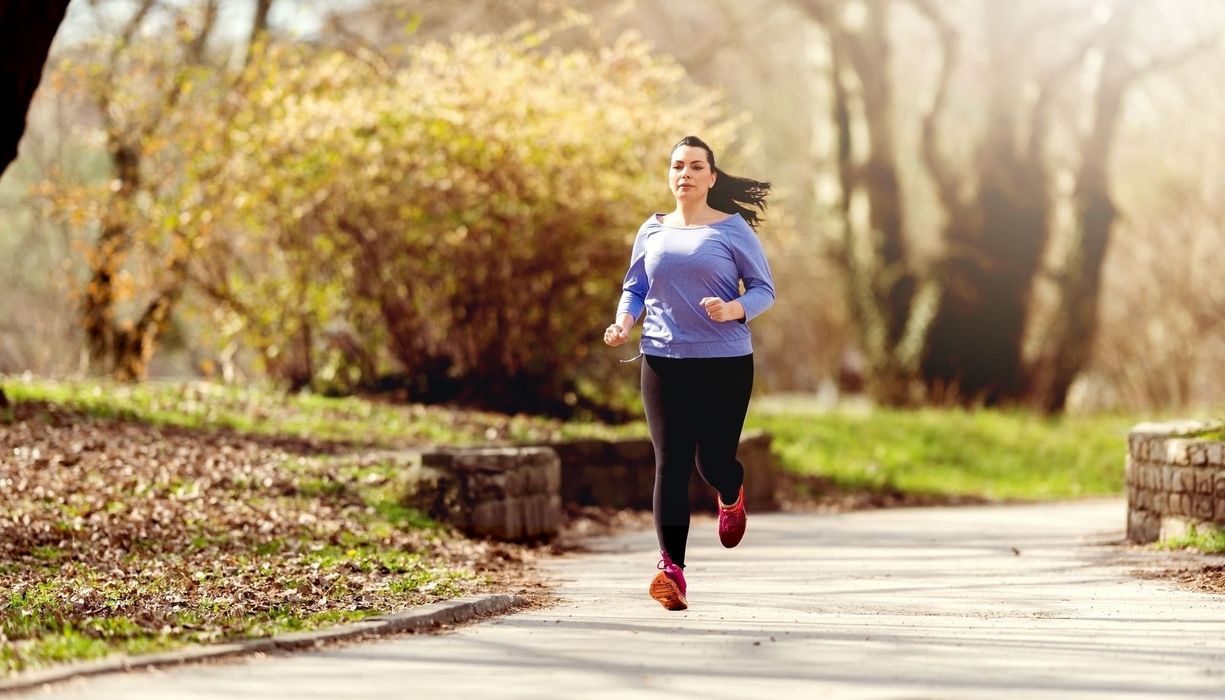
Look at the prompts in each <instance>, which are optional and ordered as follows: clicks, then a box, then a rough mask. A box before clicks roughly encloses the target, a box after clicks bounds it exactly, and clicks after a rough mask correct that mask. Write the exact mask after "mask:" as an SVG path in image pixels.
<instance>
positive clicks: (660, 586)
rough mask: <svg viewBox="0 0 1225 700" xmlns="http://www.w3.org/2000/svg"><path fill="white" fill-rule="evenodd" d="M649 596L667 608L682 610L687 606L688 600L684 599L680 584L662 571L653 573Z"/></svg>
mask: <svg viewBox="0 0 1225 700" xmlns="http://www.w3.org/2000/svg"><path fill="white" fill-rule="evenodd" d="M651 597H652V598H654V599H655V600H656V601H658V602H659V604H660V605H662V606H664V608H666V609H668V610H684V609H685V608H688V607H689V601H687V600H685V596H684V594H682V593H681V589H680V586H677V585H676V582H675V581H673V580H672V579H670V578H668V576H667V574H665V573H664V572H662V571H661V572H659V573H658V574H655V578H654V579H652V580H651Z"/></svg>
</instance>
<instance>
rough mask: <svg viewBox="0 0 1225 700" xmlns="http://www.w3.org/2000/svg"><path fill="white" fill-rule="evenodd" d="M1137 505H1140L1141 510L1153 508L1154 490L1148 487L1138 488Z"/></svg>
mask: <svg viewBox="0 0 1225 700" xmlns="http://www.w3.org/2000/svg"><path fill="white" fill-rule="evenodd" d="M1135 502H1136V505H1138V506H1140V509H1141V510H1152V509H1153V492H1152V491H1149V490H1148V489H1136V501H1135Z"/></svg>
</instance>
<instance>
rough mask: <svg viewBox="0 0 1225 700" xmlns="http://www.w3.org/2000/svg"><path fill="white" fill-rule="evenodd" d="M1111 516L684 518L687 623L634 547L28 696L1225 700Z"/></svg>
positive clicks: (1181, 599)
mask: <svg viewBox="0 0 1225 700" xmlns="http://www.w3.org/2000/svg"><path fill="white" fill-rule="evenodd" d="M1123 519H1124V505H1123V503H1122V502H1121V501H1117V500H1110V501H1091V502H1081V503H1076V504H1067V505H1038V506H1007V507H971V508H938V509H937V508H931V509H900V510H890V511H874V512H861V513H849V514H841V515H799V514H774V515H759V516H750V520H749V527H750V529H749V534H748V536H747V537H746V538H745V542H744V544H742V545H741V547H739V548H737V549H735V550H731V551H725V550H723V549H722V548H720V547H719V546H718V542H717V539H716V537H715V528H714V523H713V521H712V520H709V519H701V520H696V521H695V523H694V526H695V527H694V532H693V535H692V536H691V540H692V542H691V545H690V546H691V550H692V551H691V553H690V555H689V568H688V569H687V573H688V576H689V580H690V593H689V598H690V603H691V605H692V606H693V607H692V608H691V609H690V610H689V611H686V612H682V613H668V612H666V611H664V610H663V609H662V608H660V607H659V606H658V605H657V604H655V603H654V602H653V601H651V600H650V599H649V598H647V597H646V593H645V592H646V587H647V582H648V580H649V578H650V576H651V574H653V573H654V564H655V556H654V555H653V554H652V550H653V548H654V547H653V545H654V536H653V534H652V533H634V534H630V535H626V536H622V537H618V538H616V539H612V540H602V541H600V542H598V543H597V547H598V550H599V551H598V552H597V553H594V554H590V555H583V556H581V557H569V558H565V559H561V560H558V561H556V562H554V563H552V564H550V565H549V566H550V568H551V570H552V571H553V572H554V573H555V575H556V576H557V577H558V579H559V580H560V581H561V582H562V585H561V593H562V594H563V596H564V597H565V602H564V603H563V604H562V605H560V606H557V607H554V608H550V609H545V610H534V611H528V612H523V613H519V614H515V615H511V616H507V617H503V618H498V619H494V620H490V621H487V622H484V623H481V624H479V625H473V626H468V627H464V628H460V629H458V630H456V631H453V632H449V633H446V634H440V635H427V636H415V637H404V638H397V639H388V640H382V641H378V642H373V643H368V644H362V645H355V646H348V647H342V648H336V649H332V650H327V651H323V652H317V653H305V654H300V655H292V656H283V657H271V658H262V659H254V660H248V661H244V662H236V663H228V664H223V665H213V666H195V667H181V668H177V669H171V670H166V671H154V672H140V673H133V674H128V675H122V676H111V677H103V678H97V679H92V680H82V681H77V682H73V683H69V684H65V685H61V686H58V687H56V688H54V689H53V690H52V691H51V692H49V693H46V694H45V695H43V694H39V693H35V694H34V695H36V696H39V697H51V698H62V699H67V698H73V699H80V698H91V699H112V698H113V699H119V698H123V699H124V700H145V699H148V700H153V699H156V700H187V699H189V698H190V699H196V698H209V699H225V700H240V699H243V698H260V699H261V700H267V699H272V698H293V699H294V700H306V699H314V698H319V699H323V698H326V699H328V700H336V699H340V698H380V699H382V698H446V699H458V698H532V699H536V698H567V699H571V698H573V699H576V700H577V699H581V698H617V699H618V700H620V699H623V698H670V699H673V700H675V699H678V698H683V697H684V698H689V697H692V698H703V699H704V700H716V699H724V698H726V699H728V700H733V699H734V700H747V699H749V698H771V699H774V700H777V699H780V698H792V697H794V698H820V697H831V698H861V697H862V698H869V697H870V698H1000V697H1026V698H1028V697H1035V698H1037V697H1041V698H1111V699H1114V700H1117V699H1119V698H1149V697H1151V698H1186V697H1217V698H1220V697H1225V597H1221V596H1212V595H1206V594H1202V593H1192V592H1185V591H1180V590H1177V589H1175V588H1174V587H1173V586H1172V585H1170V584H1169V583H1166V582H1164V581H1154V580H1141V579H1138V578H1134V577H1131V576H1129V575H1128V573H1127V572H1128V569H1129V565H1128V564H1126V563H1121V562H1119V560H1118V556H1119V551H1120V550H1118V549H1117V548H1113V547H1110V546H1107V543H1109V542H1112V541H1118V540H1119V539H1120V538H1121V536H1122V526H1123Z"/></svg>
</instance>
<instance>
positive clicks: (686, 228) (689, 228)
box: [651, 212, 740, 231]
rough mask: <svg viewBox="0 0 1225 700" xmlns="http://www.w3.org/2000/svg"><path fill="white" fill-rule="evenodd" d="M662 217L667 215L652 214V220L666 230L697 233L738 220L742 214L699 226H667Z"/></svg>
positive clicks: (730, 215)
mask: <svg viewBox="0 0 1225 700" xmlns="http://www.w3.org/2000/svg"><path fill="white" fill-rule="evenodd" d="M661 216H665V215H664V214H662V213H660V212H655V213H654V214H651V220H652V221H654V222H655V223H656V224H657V225H659V226H662V227H664V228H674V229H677V230H678V231H696V230H698V229H700V228H713V227H715V226H719V225H721V224H725V223H727V222H728V221H731V220H732V219H734V218H736V217H737V216H740V213H739V212H737V213H735V214H728V215H727V216H725V217H724V218H722V219H719V220H718V221H713V222H711V223H709V224H698V225H697V226H677V225H675V224H665V223H664V222H663V221H661V220H660V218H659V217H661Z"/></svg>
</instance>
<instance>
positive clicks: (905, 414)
mask: <svg viewBox="0 0 1225 700" xmlns="http://www.w3.org/2000/svg"><path fill="white" fill-rule="evenodd" d="M1137 422H1139V421H1137V420H1136V419H1135V418H1134V417H1127V416H1095V417H1071V416H1062V417H1043V416H1039V415H1036V414H1033V413H1027V412H1007V411H962V410H945V409H921V410H916V411H897V410H887V409H876V410H871V411H861V412H855V413H849V412H817V411H813V412H804V411H802V410H798V409H795V408H792V409H791V410H790V411H788V412H786V413H777V414H775V413H756V414H754V415H751V416H750V418H749V420H748V426H749V427H752V428H760V429H764V430H768V431H770V432H771V433H773V435H774V446H775V451H776V452H777V453H778V455H779V457H780V458H781V460H782V464H783V467H784V468H785V469H787V470H788V471H790V472H792V473H794V474H799V475H809V476H822V477H826V478H828V479H830V480H832V482H833V483H834V484H835V485H836V486H838V487H839V488H841V489H845V490H850V491H889V492H904V493H911V494H927V495H943V496H978V497H983V498H988V499H1022V500H1029V499H1047V498H1069V497H1076V496H1090V495H1105V494H1111V495H1113V494H1118V493H1121V492H1122V490H1123V465H1124V460H1125V457H1126V452H1127V432H1128V430H1129V429H1130V428H1131V427H1132V426H1133V425H1135V424H1136V423H1137Z"/></svg>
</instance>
